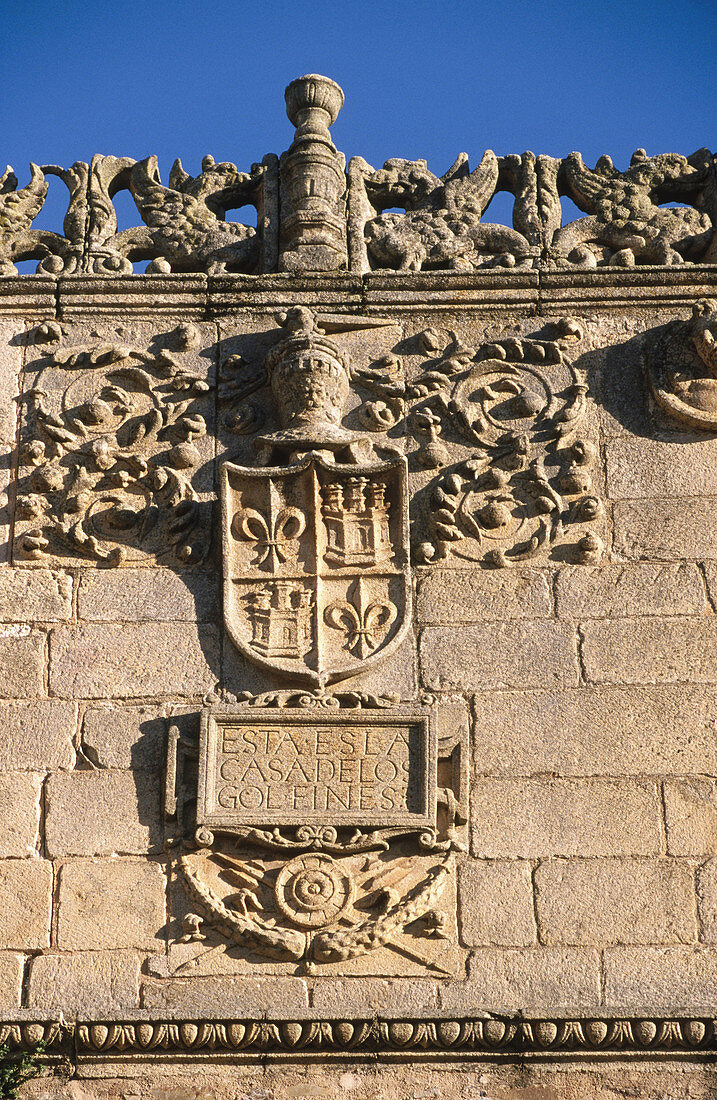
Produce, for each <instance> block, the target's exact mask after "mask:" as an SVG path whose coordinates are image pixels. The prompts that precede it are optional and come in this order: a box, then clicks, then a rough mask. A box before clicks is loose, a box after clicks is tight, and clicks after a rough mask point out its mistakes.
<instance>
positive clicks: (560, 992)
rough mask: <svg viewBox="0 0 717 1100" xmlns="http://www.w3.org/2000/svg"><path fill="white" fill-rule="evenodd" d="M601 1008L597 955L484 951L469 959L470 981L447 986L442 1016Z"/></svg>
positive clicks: (555, 950) (575, 950)
mask: <svg viewBox="0 0 717 1100" xmlns="http://www.w3.org/2000/svg"><path fill="white" fill-rule="evenodd" d="M599 1003H600V953H599V952H598V951H590V950H586V949H583V948H576V947H562V948H560V947H524V948H503V949H498V948H491V947H483V948H480V949H478V950H477V951H475V952H474V954H473V955H472V956H471V960H470V964H469V970H468V981H467V982H464V983H462V984H460V985H459V984H457V983H456V984H453V983H451V984H450V985H446V986H444V987H443V989H442V991H441V1004H442V1007H443V1009H444V1010H445V1011H446V1012H455V1013H456V1014H458V1013H460V1012H465V1013H469V1012H474V1011H475V1009H476V1008H478V1007H479V1006H480V1008H481V1009H482V1010H486V1011H489V1012H490V1011H493V1012H510V1011H513V1010H515V1009H521V1008H529V1007H531V1006H532V1007H535V1006H536V1005H545V1006H547V1005H558V1004H559V1005H573V1006H576V1007H577V1006H584V1007H592V1006H595V1005H598V1004H599Z"/></svg>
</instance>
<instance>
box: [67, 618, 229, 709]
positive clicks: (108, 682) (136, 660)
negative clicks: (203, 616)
mask: <svg viewBox="0 0 717 1100" xmlns="http://www.w3.org/2000/svg"><path fill="white" fill-rule="evenodd" d="M218 667H219V650H218V639H217V630H216V627H214V626H209V625H207V626H205V627H203V628H202V630H201V632H199V631H198V630H197V627H196V626H194V625H191V624H188V623H185V624H182V625H176V624H168V623H167V624H163V623H134V624H131V625H117V624H114V623H112V624H91V625H87V626H80V627H77V628H73V629H70V628H57V629H55V630H54V631H53V632H52V635H51V638H50V690H51V691H52V693H53V694H55V695H58V696H59V697H60V698H65V699H66V698H72V697H73V696H75V697H77V696H79V697H80V698H82V697H84V698H90V699H100V698H117V699H119V698H124V697H128V696H129V697H132V696H145V695H172V694H177V695H200V694H202V693H203V692H206V691H207V690H208V689H209V688H210V687H211V686H212V684H213V683H214V682H215V681H216V679H217V678H218ZM213 669H214V673H212V670H213Z"/></svg>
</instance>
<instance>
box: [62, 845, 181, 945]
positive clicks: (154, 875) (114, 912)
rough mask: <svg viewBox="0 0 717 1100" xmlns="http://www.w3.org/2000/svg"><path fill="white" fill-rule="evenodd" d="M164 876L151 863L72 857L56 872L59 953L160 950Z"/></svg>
mask: <svg viewBox="0 0 717 1100" xmlns="http://www.w3.org/2000/svg"><path fill="white" fill-rule="evenodd" d="M164 890H165V877H164V874H163V872H162V867H161V866H160V865H159V864H157V863H146V862H142V863H140V862H138V861H137V860H128V859H113V860H105V861H104V862H89V861H86V860H77V861H73V862H70V863H64V864H63V865H62V868H61V870H60V893H59V908H58V921H57V946H58V947H59V948H60V949H61V950H63V951H96V950H97V949H101V948H105V947H107V948H119V947H136V948H142V949H144V950H147V951H160V950H162V948H163V938H162V936H161V929H162V928H163V926H164V923H165V904H164Z"/></svg>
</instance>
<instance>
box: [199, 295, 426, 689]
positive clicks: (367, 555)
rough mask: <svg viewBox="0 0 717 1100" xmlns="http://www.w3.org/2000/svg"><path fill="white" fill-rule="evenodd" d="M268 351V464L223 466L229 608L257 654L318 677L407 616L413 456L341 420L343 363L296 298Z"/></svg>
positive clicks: (369, 652) (350, 670)
mask: <svg viewBox="0 0 717 1100" xmlns="http://www.w3.org/2000/svg"><path fill="white" fill-rule="evenodd" d="M283 321H284V324H285V327H287V328H288V330H289V331H288V333H287V336H286V338H285V339H283V340H282V341H281V342H280V343H279V344H278V345H277V346H276V348H275V349H274V350H273V352H272V353H271V354H270V355H269V357H268V362H267V366H268V369H269V372H270V377H271V384H272V389H273V391H274V394H275V397H276V399H277V404H278V408H279V414H280V419H281V422H282V424H283V427H282V429H281V430H280V431H278V432H276V433H274V434H272V435H268V436H264V437H261V438H260V439H259V440H258V444H259V446H260V447H261V453H262V457H265V458H268V459H273V460H274V463H276V464H272V465H266V466H259V467H256V466H254V467H245V466H236V465H234V464H232V463H225V464H224V466H223V469H222V483H221V489H222V525H223V559H224V617H225V622H226V626H227V629H228V631H229V634H230V636H231V638H232V640H233V641H234V643H235V645H236V646H237V648H238V649H239V650H240V651H241V652H242V653H243V654H244V656H246V657H248V658H249V659H250V660H252V661H254V662H255V663H257V664H258V665H261V666H263V667H264V668H266V669H268V670H271V671H274V672H279V673H282V674H285V675H289V676H291V677H292V678H293V679H295V680H298V681H303V682H308V683H310V684H313V685H317V686H318V685H324V684H327V683H331V682H333V681H336V680H340V679H342V678H343V677H346V676H350V675H354V674H355V673H357V672H359V671H361V670H362V669H364V668H365V667H367V665H369V664H370V663H372V662H374V661H376V660H378V659H381V658H383V657H386V656H388V655H389V654H390V653H391V652H392V651H393V650H394V649H395V648H396V646H398V645H399V644H400V642H401V640H402V638H403V636H404V634H405V631H406V629H407V627H408V623H409V621H410V605H411V588H410V577H409V556H408V516H407V508H406V463H405V459H404V458H402V457H401V456H398V455H396V456H395V457H393V458H390V459H389V460H388V461H376V460H375V457H374V456H373V455H372V454H371V448H370V444H369V443H367V441H366V437H365V436H362V435H360V434H357V433H351V432H349V431H346V430H345V429H344V428H342V427H341V426H340V419H341V414H342V411H343V406H344V403H345V400H346V396H347V394H348V387H349V376H348V365H347V362H346V360H345V357H344V355H343V353H342V352H341V351H340V349H339V348H338V347H337V346H336V344H335V343H334V342H333V341H331V340H329V339H327V338H326V337H325V336H324V335H323V333H321V331H320V330H319V329H318V327H317V325H316V321H315V319H314V317H313V315H312V314H311V313H310V312H309V311H308V310H306V309H301V308H298V309H295V310H292V311H290V313H289V314H288V315H287V316H286V317H285V318H283Z"/></svg>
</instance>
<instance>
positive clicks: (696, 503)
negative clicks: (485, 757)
mask: <svg viewBox="0 0 717 1100" xmlns="http://www.w3.org/2000/svg"><path fill="white" fill-rule="evenodd" d="M613 520H614V530H615V542H614V546H615V553H616V555H617V556H618V557H621V558H632V559H639V558H645V559H647V560H648V561H675V560H676V559H679V558H689V559H696V558H710V559H715V558H717V500H715V499H714V498H712V497H708V498H705V499H703V500H685V499H676V500H634V501H618V502H617V503H616V504H615V505H614V506H613Z"/></svg>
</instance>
